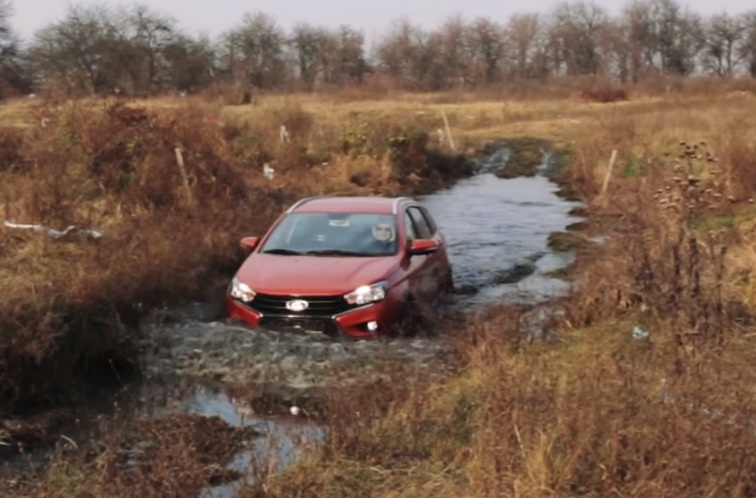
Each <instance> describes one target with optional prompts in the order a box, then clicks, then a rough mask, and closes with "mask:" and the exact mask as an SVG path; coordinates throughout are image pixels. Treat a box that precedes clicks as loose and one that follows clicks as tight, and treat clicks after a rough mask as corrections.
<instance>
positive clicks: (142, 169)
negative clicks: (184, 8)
mask: <svg viewBox="0 0 756 498" xmlns="http://www.w3.org/2000/svg"><path fill="white" fill-rule="evenodd" d="M726 90H727V89H725V88H724V87H723V88H722V89H719V90H717V88H716V87H713V90H711V91H709V92H708V94H702V93H700V92H691V93H689V94H671V95H662V96H659V95H656V96H654V95H637V96H634V95H631V98H630V99H629V100H627V101H621V102H616V103H606V104H600V103H595V102H587V101H585V100H583V99H579V98H554V99H547V98H542V99H527V100H525V99H520V100H517V99H513V98H507V99H502V98H494V97H492V96H485V95H477V96H475V95H473V96H470V95H463V94H450V95H439V94H428V95H397V96H391V97H383V98H381V99H353V98H352V99H339V98H337V97H336V96H326V97H324V96H321V97H317V96H309V95H308V96H299V95H293V96H266V97H262V98H261V99H260V100H259V102H258V103H257V104H256V105H252V106H233V107H223V106H219V105H217V104H214V103H212V102H207V101H204V100H202V99H201V98H199V97H196V98H195V97H193V98H190V99H186V100H178V99H175V100H172V99H163V100H152V101H142V102H133V103H128V105H113V103H106V102H99V101H78V102H66V103H60V104H55V105H53V104H51V103H47V104H45V103H38V102H29V101H24V102H19V103H16V104H14V105H6V106H5V107H4V108H3V109H2V112H0V116H2V123H3V124H4V125H5V126H4V127H3V129H2V131H1V132H0V133H1V134H0V150H2V152H3V157H5V158H11V159H8V160H6V161H5V163H4V164H3V166H2V168H0V176H1V177H2V178H1V179H0V194H1V195H2V198H3V201H4V204H5V216H6V219H13V220H15V221H18V222H33V223H42V224H45V225H51V226H55V227H58V228H62V227H65V226H68V225H71V224H74V225H81V226H84V227H87V228H96V229H101V230H103V231H104V232H105V234H106V235H105V236H104V237H103V238H102V239H101V240H99V241H97V242H91V241H87V240H81V241H73V242H57V241H53V240H51V239H49V238H46V237H44V236H43V235H41V234H38V233H27V232H21V231H16V230H11V229H3V237H2V242H0V283H2V285H3V288H4V289H5V299H3V301H2V304H0V337H2V339H0V340H1V341H2V343H1V344H2V351H1V352H0V357H1V358H2V359H1V360H0V368H1V369H2V370H1V371H0V374H1V377H0V379H2V394H3V399H2V401H3V403H4V404H5V406H8V407H9V408H10V407H13V408H16V407H21V406H24V403H25V402H27V401H28V400H33V399H34V395H35V394H36V395H44V396H50V394H51V393H58V389H51V386H50V382H49V380H50V379H51V378H56V379H61V378H67V379H71V380H74V379H75V378H76V376H77V375H78V374H79V373H80V372H81V371H82V369H83V367H82V363H83V362H86V360H87V359H93V360H94V359H101V358H112V357H114V356H118V358H119V360H120V361H124V362H128V361H129V359H130V356H129V355H130V354H131V353H129V349H128V348H125V347H124V345H128V344H130V340H131V339H132V338H131V336H130V334H131V333H132V332H131V330H132V329H131V328H130V324H133V323H134V321H135V320H136V319H137V318H138V317H139V316H140V313H142V311H143V309H145V308H147V307H149V306H150V305H152V304H155V303H158V302H166V301H171V300H177V299H181V298H185V297H187V296H191V295H193V293H197V292H202V289H203V286H206V285H207V283H208V282H209V281H210V280H211V279H212V278H214V277H217V275H218V274H219V272H222V271H223V270H224V269H228V268H231V267H233V265H234V264H235V263H236V261H237V260H238V255H237V254H236V253H235V242H236V239H237V238H238V237H240V236H241V235H244V234H246V233H248V232H259V231H260V230H262V229H263V228H264V227H265V226H266V225H267V224H268V223H269V222H270V221H271V220H272V218H273V217H274V216H275V215H276V214H277V213H278V212H280V211H281V210H282V209H283V208H284V207H286V206H287V205H288V203H289V202H292V201H293V200H295V199H296V198H298V197H301V196H303V195H307V194H313V193H327V192H338V193H348V192H349V193H352V192H364V193H381V194H394V193H398V192H407V193H413V192H422V191H428V190H431V189H433V188H436V187H438V186H440V185H444V184H448V183H449V182H451V181H453V180H454V179H455V178H457V177H459V176H463V175H464V174H465V170H464V168H463V166H462V165H463V164H464V162H462V161H461V160H460V159H459V158H457V157H455V156H456V154H459V153H473V152H474V151H475V150H477V149H478V148H480V147H483V146H484V145H485V144H487V143H489V142H490V141H493V140H497V139H501V138H515V137H532V138H538V139H544V140H548V141H551V142H553V143H554V146H555V147H557V148H559V149H560V150H562V151H563V152H564V156H565V158H566V163H567V165H568V168H567V170H566V171H565V172H564V174H563V175H561V177H560V183H561V184H562V185H563V188H564V190H565V192H569V193H570V195H572V196H577V197H579V198H581V199H582V200H584V202H585V208H584V211H585V213H586V214H587V215H588V220H589V223H588V228H587V231H588V233H590V234H601V235H608V236H610V240H609V242H608V243H606V244H605V245H602V246H591V247H590V249H589V250H586V251H585V252H584V253H582V255H581V257H579V258H578V261H577V263H576V264H575V265H574V267H573V268H571V271H570V274H569V278H570V279H571V280H572V281H573V282H575V290H574V292H573V293H572V295H570V296H569V298H567V300H566V302H565V303H564V306H565V313H564V315H561V316H557V317H555V318H554V323H553V327H554V330H555V331H556V332H557V334H556V337H557V338H556V339H555V340H554V341H550V342H547V343H531V342H523V341H522V340H521V337H520V335H519V334H518V325H519V322H518V319H517V318H518V317H517V312H516V310H512V309H507V308H494V309H492V310H487V311H486V312H485V314H484V315H482V316H475V317H469V319H468V323H467V325H466V326H465V327H464V329H463V331H462V332H461V333H460V337H459V343H458V345H457V359H458V361H457V363H456V364H455V365H453V367H454V368H453V369H451V373H450V374H449V375H448V378H446V379H445V380H444V381H443V382H440V383H430V384H427V385H426V384H423V383H419V384H417V385H415V386H414V387H412V388H408V387H407V386H406V385H404V384H403V383H397V384H396V385H395V386H392V385H389V386H387V385H385V384H380V385H373V384H371V383H367V384H366V385H365V386H364V388H363V389H361V390H360V392H349V393H348V395H345V394H342V393H334V394H333V395H332V396H331V399H330V402H329V403H330V405H329V406H330V410H329V414H328V417H329V425H330V427H331V431H330V434H329V439H328V441H327V443H326V445H325V446H324V448H323V450H322V452H320V453H319V454H317V455H315V456H313V457H312V458H311V459H309V460H307V461H304V462H302V463H300V464H298V465H296V466H294V467H292V468H290V469H289V470H287V471H286V472H285V473H284V474H282V475H278V476H269V477H268V478H267V479H266V480H265V481H264V483H263V484H264V485H261V487H255V488H254V489H252V488H250V489H247V490H244V491H243V492H242V494H241V495H242V496H280V497H294V496H300V497H332V496H333V497H337V496H338V497H342V496H343V497H353V496H386V497H388V496H391V497H414V496H418V497H419V496H423V497H425V496H442V497H446V496H449V497H452V496H455V497H457V496H512V497H515V496H517V497H541V496H542V497H547V496H548V497H555V496H560V497H561V496H564V497H578V496H580V497H588V496H596V497H598V496H602V497H603V496H618V497H619V496H622V497H625V496H627V497H630V496H639V497H640V496H660V497H661V496H669V497H673V496H675V497H676V496H731V497H749V496H754V493H756V453H754V451H753V448H756V388H755V387H754V386H756V382H754V381H755V380H756V378H754V371H753V368H752V365H754V364H755V362H756V342H755V341H756V332H755V330H756V329H754V325H753V323H752V318H751V317H752V315H753V310H754V306H756V286H755V285H754V281H755V278H756V275H754V272H755V271H756V252H754V250H753V247H754V241H756V223H754V221H753V217H752V214H753V212H754V211H753V210H754V208H753V197H755V196H756V112H754V111H755V110H756V95H754V94H753V93H750V92H741V91H737V92H732V91H726ZM41 115H43V117H46V118H47V119H48V120H49V121H46V125H45V126H44V127H42V126H41V125H40V122H39V119H41V118H40V117H39V116H41ZM444 115H445V116H446V118H447V120H448V123H449V128H450V130H451V136H452V138H453V142H454V145H455V148H454V150H452V149H451V148H450V142H449V140H448V136H447V137H446V140H445V142H444V144H443V146H439V145H438V144H437V143H435V142H434V140H435V137H436V133H437V130H438V129H444V128H445V126H444V120H443V116H444ZM282 124H283V125H285V126H286V129H287V131H288V134H289V137H290V140H289V141H287V142H282V141H281V140H280V136H279V133H280V126H281V125H282ZM423 132H425V133H427V134H428V135H427V137H426V136H425V135H424V134H423ZM177 147H178V148H180V150H181V155H182V158H183V163H182V162H179V161H177V157H176V148H177ZM613 151H616V152H615V154H616V160H615V161H614V162H613V163H612V164H611V166H610V158H611V157H612V155H613ZM264 163H268V164H269V165H271V166H272V167H274V169H275V170H276V176H275V178H274V179H273V180H272V181H268V180H266V179H265V178H264V177H263V175H262V171H261V169H262V164H264ZM181 164H183V166H182V165H181ZM240 214H244V216H240ZM635 326H638V327H640V328H641V329H643V330H645V331H648V332H649V336H648V338H646V339H640V340H638V339H634V338H633V336H632V333H631V332H632V330H633V328H634V327H635ZM35 389H36V390H37V391H35ZM357 409H359V411H360V413H361V417H362V418H361V421H362V422H361V423H360V424H355V423H354V415H353V414H354V412H355V411H356V410H357ZM187 445H189V446H187ZM191 445H192V443H191V442H188V441H187V440H186V439H185V438H183V437H182V436H180V435H179V436H176V437H174V438H169V439H167V440H166V441H165V444H164V447H163V451H162V452H161V460H160V461H157V462H155V465H154V466H153V467H151V468H150V470H149V472H150V474H149V475H150V476H151V477H150V478H149V479H146V478H139V476H136V477H135V475H134V474H133V473H132V474H129V475H128V476H127V475H126V474H124V473H123V472H122V471H119V470H118V468H117V467H113V465H112V455H108V454H107V452H105V453H104V454H101V455H100V456H99V457H97V458H95V459H94V460H92V459H89V460H88V459H86V458H84V457H83V456H81V458H78V457H71V456H68V457H66V458H61V459H58V460H56V462H55V463H54V465H53V466H52V467H51V469H50V470H49V471H48V473H47V474H44V475H41V476H40V477H39V482H37V483H35V485H34V486H33V487H32V488H31V489H29V490H28V493H29V494H31V495H35V496H45V497H50V496H61V497H62V496H141V497H146V496H193V494H194V493H196V492H197V490H198V489H199V487H201V484H202V482H200V481H202V479H204V477H203V478H198V477H197V476H205V477H206V476H207V462H205V461H204V460H203V459H202V458H199V457H197V456H196V455H194V454H193V453H191V452H188V451H187V447H191ZM193 455H194V456H193ZM179 456H182V458H179ZM183 456H185V457H186V458H183ZM145 472H146V471H145ZM182 475H184V476H195V478H192V479H185V480H182V479H180V478H179V476H182ZM160 479H162V480H163V484H162V485H161V486H158V485H157V484H156V482H157V481H159V480H160Z"/></svg>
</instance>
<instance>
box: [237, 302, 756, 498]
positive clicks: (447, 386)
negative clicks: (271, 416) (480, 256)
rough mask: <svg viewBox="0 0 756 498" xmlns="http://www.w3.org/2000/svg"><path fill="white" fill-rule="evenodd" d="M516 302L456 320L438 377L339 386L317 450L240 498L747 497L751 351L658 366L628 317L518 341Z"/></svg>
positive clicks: (658, 355) (658, 344)
mask: <svg viewBox="0 0 756 498" xmlns="http://www.w3.org/2000/svg"><path fill="white" fill-rule="evenodd" d="M523 311H524V310H517V309H512V308H500V309H494V310H490V311H489V312H487V313H485V314H484V315H482V316H479V317H477V319H478V320H477V322H472V321H471V322H470V323H468V324H467V325H466V326H465V328H464V330H463V331H462V332H461V338H460V341H461V342H460V347H459V350H458V351H459V354H458V356H457V361H458V363H456V366H457V367H459V368H461V369H460V370H455V372H456V373H455V374H454V375H452V376H451V377H450V378H449V379H447V380H445V381H443V382H438V381H436V382H433V383H432V384H430V385H427V386H426V385H423V383H422V382H420V383H417V384H415V385H412V386H408V385H407V383H406V382H403V381H401V380H399V379H400V378H414V377H407V376H402V375H401V372H400V373H399V375H398V376H397V378H395V379H392V380H391V381H389V382H388V383H382V384H378V385H366V386H364V387H363V389H361V390H359V391H357V392H349V393H343V394H344V395H345V396H343V397H342V396H339V397H338V399H339V402H338V404H336V405H334V406H333V409H334V410H333V418H332V423H331V425H330V434H329V438H328V441H327V443H326V445H325V447H324V448H323V449H322V451H321V452H320V453H319V454H317V455H315V456H313V457H311V458H310V459H308V460H305V461H302V462H300V463H299V464H297V465H295V466H294V467H292V468H290V469H288V470H286V471H285V472H284V473H283V474H282V475H279V476H270V477H269V478H268V481H267V482H266V483H264V487H261V488H254V489H253V488H249V489H247V490H245V492H244V493H242V495H241V496H270V497H278V496H302V497H325V496H329V497H330V496H344V497H347V496H358V495H359V496H402V497H415V496H418V497H419V496H427V495H428V490H429V489H433V490H434V491H435V492H434V496H543V497H546V496H608V495H612V494H615V495H617V496H647V495H650V494H652V495H654V496H661V497H675V496H680V495H681V494H692V495H696V496H699V495H712V496H719V495H728V496H729V495H733V496H750V492H751V490H753V487H754V485H756V482H755V481H754V476H756V473H755V471H756V460H755V459H754V458H753V455H752V452H751V448H752V447H753V445H754V444H756V435H754V433H753V431H752V421H753V420H754V417H755V416H756V405H755V404H754V403H753V401H754V400H753V393H752V392H751V391H744V390H743V386H744V383H743V382H744V380H745V379H746V378H747V379H752V378H753V375H752V373H751V372H750V371H749V370H748V369H747V365H748V364H749V362H751V361H753V360H754V359H756V358H755V357H754V353H756V351H754V350H753V348H751V349H750V350H749V351H750V353H749V354H748V355H743V354H742V353H741V352H740V351H737V350H736V349H737V348H736V349H735V350H728V351H727V352H725V353H724V354H710V353H704V354H701V355H699V356H698V357H697V358H696V359H695V366H694V367H693V368H691V369H689V370H688V371H686V372H685V373H684V374H683V375H674V368H673V366H674V363H675V358H676V346H675V345H674V342H673V341H671V340H665V339H664V338H662V337H656V336H652V337H653V338H652V340H651V341H635V340H633V339H632V337H631V335H630V333H629V332H630V328H631V326H632V325H631V324H632V322H611V323H609V324H605V325H603V326H600V327H596V328H594V329H592V330H587V331H581V332H580V333H575V334H570V335H568V336H566V337H564V336H563V337H562V338H561V339H559V341H558V343H557V344H555V345H544V344H538V343H528V344H526V343H525V342H524V341H522V335H521V329H522V325H523V321H522V320H523V318H524V317H525V315H523ZM744 369H745V370H744ZM665 379H666V380H665ZM750 381H751V380H747V381H746V384H747V382H750Z"/></svg>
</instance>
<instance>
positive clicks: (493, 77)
mask: <svg viewBox="0 0 756 498" xmlns="http://www.w3.org/2000/svg"><path fill="white" fill-rule="evenodd" d="M467 40H468V41H467V45H468V46H469V47H470V52H471V53H472V58H473V60H472V62H473V65H474V73H473V75H474V78H475V80H476V81H477V80H480V79H482V80H483V81H484V82H485V83H486V84H491V83H494V82H496V81H499V80H500V79H501V77H502V73H503V70H502V64H503V62H504V58H505V57H506V52H507V50H506V48H507V47H506V45H507V38H506V35H505V32H504V28H503V27H502V26H500V25H498V24H496V23H494V22H493V21H491V20H490V19H485V18H478V19H476V20H475V21H473V23H472V24H471V25H470V26H469V28H468V29H467Z"/></svg>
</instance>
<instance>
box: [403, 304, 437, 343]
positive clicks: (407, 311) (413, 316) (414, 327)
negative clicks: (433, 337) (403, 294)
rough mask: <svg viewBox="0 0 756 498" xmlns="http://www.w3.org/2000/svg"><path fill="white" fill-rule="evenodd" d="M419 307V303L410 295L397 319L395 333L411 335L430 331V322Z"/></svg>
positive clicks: (404, 335) (405, 335)
mask: <svg viewBox="0 0 756 498" xmlns="http://www.w3.org/2000/svg"><path fill="white" fill-rule="evenodd" d="M421 308H422V307H421V306H420V304H419V303H418V302H417V301H416V300H415V299H414V298H412V297H409V298H408V299H407V300H406V301H405V303H404V307H403V308H402V311H401V314H400V315H399V319H398V320H397V324H396V335H398V336H403V337H413V336H416V335H419V334H422V333H428V332H430V331H431V329H432V324H431V322H430V320H429V318H428V315H427V314H425V313H423V310H422V309H421Z"/></svg>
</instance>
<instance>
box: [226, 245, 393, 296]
mask: <svg viewBox="0 0 756 498" xmlns="http://www.w3.org/2000/svg"><path fill="white" fill-rule="evenodd" d="M398 265H399V263H398V261H397V259H396V258H395V257H343V256H339V257H331V256H285V255H277V254H261V253H254V254H252V255H250V257H249V258H247V260H246V261H245V262H244V264H243V265H242V266H241V268H240V269H239V271H238V272H237V273H236V276H237V277H238V278H239V279H240V280H241V281H242V282H244V283H246V284H247V285H249V286H250V287H252V289H253V290H254V291H255V292H259V293H263V294H279V295H281V294H293V295H303V296H304V295H336V294H346V293H347V292H351V291H353V290H354V289H356V288H357V287H360V286H362V285H368V284H373V283H375V282H378V281H380V280H383V279H385V278H387V277H388V275H390V274H391V273H392V272H393V271H394V270H395V269H396V268H397V267H398Z"/></svg>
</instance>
